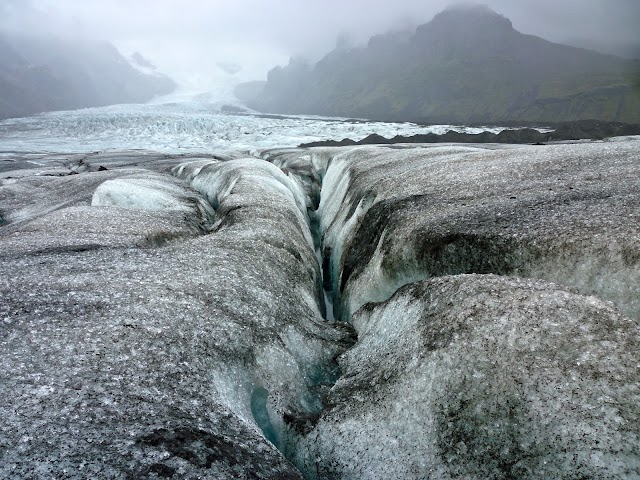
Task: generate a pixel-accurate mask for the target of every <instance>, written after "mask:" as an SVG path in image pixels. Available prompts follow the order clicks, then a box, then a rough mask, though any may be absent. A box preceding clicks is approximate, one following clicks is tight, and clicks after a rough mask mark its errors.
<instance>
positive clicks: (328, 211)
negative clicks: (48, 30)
mask: <svg viewBox="0 0 640 480" xmlns="http://www.w3.org/2000/svg"><path fill="white" fill-rule="evenodd" d="M420 128H436V129H437V128H451V127H446V126H442V127H419V126H416V125H411V124H384V123H371V122H355V121H353V122H352V121H344V120H342V119H326V118H322V119H320V118H309V117H305V118H300V117H298V118H295V117H289V118H284V117H279V118H265V117H259V116H253V115H227V114H221V113H220V112H217V111H214V110H213V109H212V108H211V106H207V105H197V104H170V105H147V106H126V107H125V106H115V107H107V108H102V109H89V110H83V111H74V112H57V113H52V114H46V115H41V116H35V117H30V118H26V119H14V120H9V121H5V122H0V132H1V133H2V137H1V138H0V151H2V154H1V155H0V257H1V258H0V260H1V262H0V274H1V275H0V297H1V298H2V301H1V302H0V362H1V363H2V369H1V370H0V416H1V417H2V418H3V420H4V421H3V423H2V424H1V425H0V478H43V479H44V478H89V477H91V478H171V477H173V478H216V479H235V478H265V479H266V478H271V479H280V478H291V479H293V478H311V479H334V478H344V479H347V478H354V479H355V478H371V479H386V478H390V477H393V476H394V477H396V478H402V479H404V478H407V479H412V478H415V479H421V478H433V479H454V478H469V479H474V478H477V479H481V478H529V479H543V478H565V479H572V478H611V479H614V478H629V479H631V478H639V477H640V455H639V453H638V452H640V429H639V427H638V426H639V425H640V407H639V405H640V402H639V401H638V400H639V399H640V390H639V389H640V387H639V385H640V381H639V380H640V375H639V372H638V363H639V361H640V357H639V352H640V348H639V347H640V345H638V341H639V340H638V339H640V326H639V325H638V321H640V304H639V303H638V302H639V299H640V254H639V252H640V222H639V221H638V220H639V216H640V183H638V178H640V149H639V148H638V146H639V145H640V142H639V141H638V140H637V139H634V138H627V139H615V141H598V142H587V143H579V144H558V145H544V146H537V145H536V146H531V145H517V146H514V145H500V146H498V145H490V144H487V145H463V146H461V145H391V146H390V145H386V146H362V147H315V148H297V147H296V145H297V144H298V143H301V142H303V141H308V140H311V139H313V140H316V139H322V138H337V139H339V138H342V137H343V136H350V137H354V136H357V135H362V136H363V137H364V136H366V135H368V134H369V133H372V132H375V133H380V134H387V135H389V134H390V133H391V134H395V133H396V132H397V133H403V134H407V133H416V132H415V131H414V130H412V129H420ZM461 128H462V127H461ZM431 131H433V130H431Z"/></svg>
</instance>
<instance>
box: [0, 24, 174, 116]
mask: <svg viewBox="0 0 640 480" xmlns="http://www.w3.org/2000/svg"><path fill="white" fill-rule="evenodd" d="M174 88H175V83H174V82H173V80H171V79H170V78H169V77H167V76H165V75H161V74H147V73H144V72H141V71H140V70H139V69H137V68H135V67H134V66H133V65H132V64H131V63H130V62H129V61H128V60H126V59H125V58H124V57H123V56H122V55H121V54H120V52H119V51H118V50H117V49H116V47H114V46H113V45H112V44H110V43H108V42H96V41H83V42H80V41H76V40H71V39H65V38H61V37H54V36H51V35H49V36H44V35H43V36H38V35H27V34H9V33H7V32H2V31H0V119H2V118H11V117H22V116H26V115H32V114H35V113H40V112H47V111H54V110H71V109H76V108H86V107H99V106H105V105H112V104H118V103H143V102H146V101H148V100H150V99H151V98H153V97H154V96H156V95H162V94H166V93H170V92H171V91H172V90H173V89H174Z"/></svg>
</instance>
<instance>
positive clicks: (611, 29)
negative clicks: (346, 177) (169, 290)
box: [0, 0, 640, 87]
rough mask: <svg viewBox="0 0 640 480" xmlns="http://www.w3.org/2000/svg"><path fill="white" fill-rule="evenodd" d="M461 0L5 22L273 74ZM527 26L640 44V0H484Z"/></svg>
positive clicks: (297, 1) (245, 3)
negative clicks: (298, 59) (344, 38)
mask: <svg viewBox="0 0 640 480" xmlns="http://www.w3.org/2000/svg"><path fill="white" fill-rule="evenodd" d="M452 3H459V2H456V1H455V0H0V24H2V26H3V27H4V28H7V27H12V28H17V29H22V30H27V31H30V30H31V31H46V30H51V31H55V32H65V33H69V32H74V33H78V34H83V35H90V36H94V37H100V38H103V39H106V40H110V41H112V42H113V43H114V44H116V46H118V47H119V48H120V49H121V50H122V51H124V52H125V53H130V52H132V51H136V50H137V51H140V52H141V53H142V54H143V55H144V56H146V57H147V58H149V59H150V60H151V61H152V62H154V63H155V64H156V65H157V66H158V67H159V68H161V69H162V70H164V71H165V72H166V73H169V74H170V75H172V76H174V77H175V78H177V79H178V81H180V82H185V83H189V82H190V83H191V84H192V85H193V86H194V87H205V86H206V85H208V84H209V83H211V82H215V81H217V80H216V79H219V78H221V75H228V74H225V73H224V72H221V70H220V68H219V67H218V66H217V65H218V63H219V62H233V63H236V64H238V65H240V66H242V70H241V71H240V72H239V73H238V74H237V77H238V78H240V79H242V80H249V79H261V78H265V76H266V72H267V71H268V69H270V68H271V67H273V66H274V65H276V64H284V63H287V61H288V58H289V57H290V56H292V55H304V56H307V57H310V58H314V59H317V58H319V57H320V56H321V55H322V54H324V53H326V52H327V51H329V50H330V49H331V48H332V47H333V45H334V44H335V40H336V37H337V36H338V35H339V34H340V33H348V34H349V36H350V37H351V38H352V39H353V40H354V41H356V42H358V41H360V42H361V41H364V40H366V39H367V38H368V37H369V36H371V35H373V34H376V33H382V32H384V31H387V30H389V29H390V28H397V27H398V26H402V25H408V24H414V25H417V24H420V23H425V22H427V21H429V20H430V19H431V18H432V17H433V15H434V14H436V13H437V12H438V11H440V10H442V9H443V8H444V7H446V6H447V5H450V4H452ZM476 3H484V4H487V5H489V6H490V7H492V8H493V9H494V10H496V11H497V12H499V13H501V14H503V15H505V16H507V17H508V18H510V19H511V20H512V22H513V24H514V27H515V28H516V29H518V30H520V31H522V32H525V33H531V34H536V35H539V36H542V37H545V38H548V39H551V40H555V41H565V40H568V39H572V38H586V39H591V40H593V41H595V42H602V43H620V44H624V43H640V33H639V30H640V27H639V26H640V0H484V1H482V0H481V1H480V2H476Z"/></svg>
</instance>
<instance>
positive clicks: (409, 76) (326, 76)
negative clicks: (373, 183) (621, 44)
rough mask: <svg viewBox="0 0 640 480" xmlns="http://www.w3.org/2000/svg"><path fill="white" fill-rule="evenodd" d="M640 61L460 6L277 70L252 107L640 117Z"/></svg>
mask: <svg viewBox="0 0 640 480" xmlns="http://www.w3.org/2000/svg"><path fill="white" fill-rule="evenodd" d="M638 72H640V62H637V61H633V60H625V59H622V58H618V57H615V56H613V55H607V54H602V53H599V52H595V51H590V50H586V49H583V48H577V47H571V46H567V45H561V44H557V43H553V42H550V41H548V40H544V39H542V38H539V37H536V36H533V35H526V34H523V33H520V32H518V31H517V30H515V29H514V28H513V26H512V24H511V21H510V20H509V19H507V18H506V17H504V16H502V15H500V14H498V13H496V12H494V11H492V10H490V9H489V8H488V7H483V6H473V7H454V8H449V9H446V10H444V11H443V12H440V13H439V14H437V15H436V16H435V17H434V18H433V20H431V22H429V23H427V24H424V25H421V26H419V27H417V28H416V30H415V31H414V32H413V33H412V34H408V33H407V32H395V33H391V34H384V35H378V36H375V37H373V38H372V39H371V40H370V41H369V43H368V44H367V45H366V46H365V47H359V48H352V49H345V48H338V49H335V50H333V51H332V52H330V53H329V54H327V55H326V56H325V57H324V58H323V59H322V60H320V61H319V62H318V63H316V64H315V65H309V64H306V63H304V62H303V61H301V60H298V59H292V61H291V62H290V63H289V65H287V66H286V67H284V68H283V67H276V68H274V69H273V70H271V71H270V72H269V75H268V77H267V83H266V85H265V87H264V89H263V90H262V92H261V94H260V95H257V96H256V97H254V98H253V99H252V100H250V101H249V102H248V104H249V106H250V107H251V108H254V109H257V110H261V111H268V112H271V113H289V114H294V113H295V114H321V115H331V116H347V117H364V118H372V119H381V120H412V121H423V122H429V121H432V122H499V121H516V120H522V121H575V120H584V119H600V120H607V121H624V122H630V123H637V122H640V88H637V87H634V83H633V78H634V74H635V75H639V78H640V73H638Z"/></svg>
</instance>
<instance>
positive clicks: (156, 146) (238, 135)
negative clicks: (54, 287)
mask: <svg viewBox="0 0 640 480" xmlns="http://www.w3.org/2000/svg"><path fill="white" fill-rule="evenodd" d="M450 129H453V130H456V131H459V132H468V133H479V132H481V131H483V130H487V129H482V128H471V127H462V126H447V125H435V126H420V125H416V124H412V123H385V122H369V121H354V120H347V119H336V118H323V117H310V116H304V117H303V116H289V117H284V116H282V117H280V116H268V117H267V116H259V115H255V114H239V115H238V114H235V115H234V114H225V113H221V112H220V107H219V106H214V105H208V104H206V103H195V102H193V103H188V102H185V103H174V104H158V105H154V104H150V105H115V106H110V107H102V108H87V109H83V110H72V111H64V112H51V113H44V114H41V115H35V116H32V117H27V118H17V119H9V120H5V121H2V122H0V155H2V156H6V155H7V154H10V153H16V152H20V153H28V152H65V153H67V152H68V153H79V152H91V151H106V150H131V149H142V150H151V151H157V152H165V153H194V152H211V151H218V152H220V151H229V150H233V151H238V150H240V151H251V150H254V149H258V148H274V147H295V146H297V145H299V144H301V143H307V142H312V141H318V140H329V139H332V140H341V139H343V138H345V137H349V138H352V139H354V140H361V139H362V138H364V137H366V136H367V135H369V134H371V133H377V134H379V135H383V136H386V137H392V136H395V135H414V134H422V133H430V132H432V133H437V134H440V133H444V132H445V131H446V130H450ZM488 130H490V131H492V132H494V133H498V132H499V131H501V130H502V129H501V128H496V127H492V128H488Z"/></svg>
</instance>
